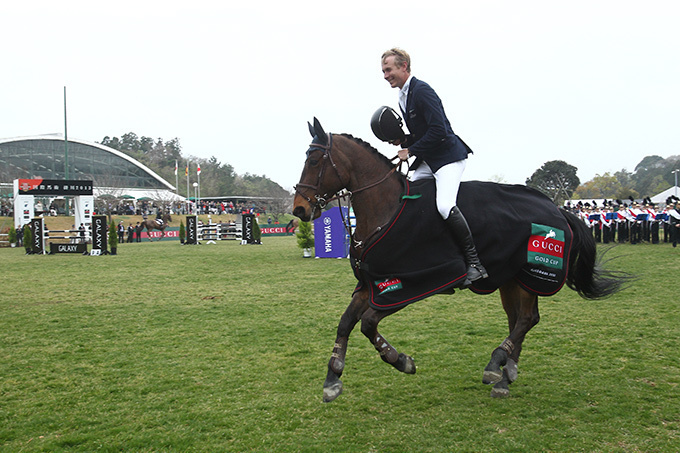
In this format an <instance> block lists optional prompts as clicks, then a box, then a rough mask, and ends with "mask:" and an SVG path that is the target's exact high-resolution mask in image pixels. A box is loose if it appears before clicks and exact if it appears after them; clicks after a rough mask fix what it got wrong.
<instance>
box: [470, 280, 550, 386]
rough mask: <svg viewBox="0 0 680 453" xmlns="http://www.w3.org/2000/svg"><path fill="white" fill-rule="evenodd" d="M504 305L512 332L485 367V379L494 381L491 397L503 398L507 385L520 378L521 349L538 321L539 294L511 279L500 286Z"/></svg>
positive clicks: (486, 381) (487, 381) (485, 381)
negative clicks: (518, 376) (518, 364)
mask: <svg viewBox="0 0 680 453" xmlns="http://www.w3.org/2000/svg"><path fill="white" fill-rule="evenodd" d="M500 293H501V301H502V302H503V308H504V309H505V312H506V314H507V316H508V327H509V329H510V335H509V336H508V337H507V338H506V339H505V340H503V342H502V343H501V344H500V346H499V347H497V348H496V349H495V350H494V351H493V353H492V354H491V360H490V361H489V363H488V365H487V366H486V368H484V377H483V379H482V382H484V383H485V384H495V385H494V387H493V389H492V390H491V396H493V397H504V396H508V395H509V394H510V389H509V388H508V386H509V385H510V384H511V383H512V382H514V381H515V379H517V363H518V362H519V355H520V353H521V351H522V343H523V342H524V338H525V336H526V334H527V332H529V330H531V328H532V327H533V326H535V325H536V324H538V321H539V319H540V317H539V314H538V296H536V295H534V294H531V293H528V292H527V291H525V290H524V289H522V288H521V287H520V286H519V285H518V284H517V283H515V282H510V283H507V284H505V285H503V286H502V287H501V288H500Z"/></svg>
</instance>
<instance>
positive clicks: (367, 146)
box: [338, 134, 394, 167]
mask: <svg viewBox="0 0 680 453" xmlns="http://www.w3.org/2000/svg"><path fill="white" fill-rule="evenodd" d="M338 135H340V136H342V137H345V138H348V139H350V140H352V141H353V142H354V143H356V144H357V145H360V146H361V147H363V148H364V149H366V150H367V151H369V152H370V153H371V154H373V155H375V156H376V157H378V159H379V160H381V161H383V162H384V163H385V164H386V165H388V166H389V167H393V166H394V164H393V163H392V161H391V160H389V159H388V158H387V157H385V155H384V154H382V153H381V152H380V151H378V150H377V149H375V148H374V147H373V146H371V145H370V143H367V142H365V141H363V140H362V139H360V138H356V137H354V136H352V135H350V134H338Z"/></svg>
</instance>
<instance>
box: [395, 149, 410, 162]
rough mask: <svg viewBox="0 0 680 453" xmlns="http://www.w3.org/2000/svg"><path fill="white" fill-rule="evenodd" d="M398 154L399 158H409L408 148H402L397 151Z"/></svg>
mask: <svg viewBox="0 0 680 453" xmlns="http://www.w3.org/2000/svg"><path fill="white" fill-rule="evenodd" d="M397 155H398V156H399V159H401V160H408V158H409V152H408V148H404V149H400V150H399V152H398V153H397Z"/></svg>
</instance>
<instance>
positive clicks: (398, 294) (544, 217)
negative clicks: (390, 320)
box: [352, 180, 572, 310]
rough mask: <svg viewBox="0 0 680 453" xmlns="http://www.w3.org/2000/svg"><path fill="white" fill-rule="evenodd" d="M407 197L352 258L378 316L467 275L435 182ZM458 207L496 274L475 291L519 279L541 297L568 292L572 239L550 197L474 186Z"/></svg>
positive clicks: (409, 189) (417, 186) (466, 188)
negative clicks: (437, 200)
mask: <svg viewBox="0 0 680 453" xmlns="http://www.w3.org/2000/svg"><path fill="white" fill-rule="evenodd" d="M405 195H406V196H405V197H404V200H403V202H402V205H401V206H400V209H399V210H398V211H397V213H396V214H395V216H394V218H393V219H392V221H391V222H389V223H388V224H387V225H386V226H385V228H383V230H382V232H381V234H379V235H378V236H376V237H375V238H374V239H373V240H372V241H371V242H370V243H369V244H368V245H367V246H366V247H365V248H364V250H363V252H362V254H361V256H359V257H354V256H353V257H352V266H353V270H354V272H355V276H356V277H357V280H358V281H359V283H358V285H357V288H356V289H355V291H358V290H360V289H363V288H365V287H367V288H368V290H369V295H370V298H369V303H370V305H371V306H372V307H373V308H375V309H378V310H387V309H393V308H397V307H402V306H404V305H407V304H410V303H413V302H416V301H418V300H421V299H424V298H426V297H429V296H432V295H434V294H437V293H440V292H442V291H445V290H446V289H449V288H452V287H457V286H460V285H461V284H462V282H463V281H464V279H465V276H466V270H467V266H466V264H465V261H464V258H463V255H462V251H461V249H460V247H459V246H458V245H457V243H456V242H455V241H454V238H453V236H452V234H451V232H450V231H449V229H448V228H447V226H446V224H445V222H444V220H443V219H442V218H441V216H440V215H439V213H438V211H437V209H436V205H435V185H434V180H422V181H417V182H415V183H411V182H408V181H407V182H406V193H405ZM458 205H459V207H460V209H461V211H462V212H463V213H464V215H465V217H466V219H467V221H468V224H469V226H470V230H471V231H472V235H473V238H474V240H475V245H476V247H477V252H478V254H479V258H480V260H481V261H482V264H483V265H484V267H485V268H486V269H487V271H488V273H489V278H486V279H483V280H478V281H476V282H474V283H473V285H472V286H471V287H470V289H471V290H472V291H474V292H476V293H478V294H489V293H492V292H494V291H495V290H496V289H498V288H499V287H500V286H502V285H503V284H504V283H506V282H508V281H510V280H512V279H515V280H516V281H517V282H519V284H520V285H522V287H523V288H524V289H525V290H527V291H529V292H531V293H533V294H537V295H541V296H548V295H552V294H555V293H556V292H557V291H559V290H560V289H561V288H562V286H563V285H564V282H565V280H566V275H567V271H568V262H569V250H570V247H571V242H572V233H571V230H570V228H569V225H568V223H567V221H566V219H565V218H564V217H563V216H562V214H561V213H560V211H559V209H558V208H557V207H556V206H555V205H554V204H553V203H552V201H550V200H549V199H548V198H547V197H545V196H544V195H543V194H541V193H539V192H537V191H535V190H533V189H530V188H528V187H526V186H520V185H506V184H496V183H487V182H480V181H470V182H464V183H462V184H461V187H460V191H459V195H458Z"/></svg>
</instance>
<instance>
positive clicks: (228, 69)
mask: <svg viewBox="0 0 680 453" xmlns="http://www.w3.org/2000/svg"><path fill="white" fill-rule="evenodd" d="M3 19H4V20H3V25H2V27H0V43H2V44H0V46H1V47H0V48H1V49H2V52H1V53H0V61H1V62H2V64H1V65H0V138H9V137H19V136H30V135H41V134H51V133H61V134H63V133H64V87H66V110H67V124H68V129H67V130H68V137H69V138H74V139H80V140H86V141H90V142H94V141H97V142H100V141H101V140H102V139H103V138H104V137H105V136H109V137H114V136H115V137H121V136H122V135H123V134H126V133H128V132H133V133H135V134H137V135H138V136H140V137H141V136H146V137H151V138H154V139H157V138H162V139H163V140H164V141H168V140H171V139H173V138H178V139H179V142H180V144H181V146H182V153H183V155H185V156H193V157H198V158H206V159H207V158H210V157H212V156H214V157H216V158H217V160H218V161H219V162H221V163H223V164H230V165H231V166H232V167H233V168H234V171H235V172H236V173H238V174H245V173H250V174H255V175H264V176H267V177H268V178H270V179H272V180H273V181H275V182H277V183H279V184H280V185H281V186H283V187H284V188H286V189H289V190H292V188H293V186H294V185H295V184H296V183H297V181H298V180H299V177H300V173H301V171H302V166H303V164H304V159H305V151H306V149H307V146H308V144H309V143H310V140H311V137H310V135H309V131H308V128H307V121H312V119H313V118H314V117H317V118H318V119H319V120H320V122H321V124H322V125H323V127H324V128H325V130H326V131H327V132H333V133H349V134H352V135H353V136H355V137H359V138H362V139H364V140H365V141H367V142H369V143H370V144H371V145H373V146H374V147H375V148H377V149H378V150H379V151H380V152H382V153H383V154H385V155H387V156H388V157H393V156H394V155H396V152H397V148H396V147H394V146H392V145H389V144H385V143H382V142H380V141H379V140H378V139H377V138H376V137H375V136H374V135H373V133H372V132H371V128H370V118H371V115H372V114H373V112H374V111H375V110H376V109H378V108H379V107H380V106H382V105H389V106H392V107H393V108H395V109H397V108H398V107H397V105H398V104H397V90H396V89H392V88H390V87H389V84H388V83H387V82H386V81H385V80H384V79H383V77H382V72H381V66H380V55H382V53H383V51H385V50H387V49H389V48H391V47H401V48H403V49H405V50H406V51H408V52H409V54H410V55H411V65H412V74H413V75H414V76H415V77H417V78H419V79H421V80H424V81H426V82H427V83H429V84H430V85H431V86H432V87H433V88H434V89H435V91H436V92H437V93H438V95H439V97H440V98H441V99H442V102H443V104H444V108H445V110H446V113H447V116H448V118H449V120H450V121H451V123H452V126H453V129H454V131H455V132H456V133H457V134H458V135H459V136H461V137H462V138H463V139H464V140H465V142H466V143H467V144H468V145H469V146H470V147H471V148H472V149H473V150H474V152H475V153H474V154H473V155H472V156H470V158H469V160H468V163H467V169H466V171H465V175H464V180H475V179H476V180H492V181H500V182H506V183H511V184H524V183H525V181H526V179H527V178H529V177H530V176H531V175H532V174H533V173H534V172H535V171H536V170H537V169H539V168H540V167H541V166H542V165H543V164H544V163H545V162H548V161H551V160H563V161H565V162H567V163H568V164H570V165H573V166H575V167H577V168H578V172H577V175H578V177H579V178H580V180H581V182H586V181H589V180H591V179H592V178H593V177H594V176H596V175H598V174H599V175H602V174H604V173H606V172H609V173H612V174H613V173H614V172H617V171H619V170H622V169H625V170H627V171H630V172H632V171H634V169H635V166H636V165H637V164H638V163H639V162H640V161H641V160H642V159H643V158H644V157H645V156H648V155H659V156H662V157H664V158H666V157H669V156H673V155H678V154H680V26H679V25H678V24H679V22H680V2H677V1H674V0H667V1H658V0H648V1H645V2H639V1H630V0H618V1H614V0H602V1H598V0H586V1H583V0H572V1H570V2H556V1H549V0H529V1H522V0H517V1H512V2H510V1H507V0H504V1H500V0H489V1H485V0H480V1H470V0H467V1H459V0H448V1H442V0H438V1H430V0H419V1H417V2H416V1H413V2H404V1H401V0H394V1H390V2H370V1H366V0H363V1H357V0H343V1H335V2H319V1H306V0H305V1H296V0H291V1H287V2H283V1H269V0H261V1H257V2H233V1H221V2H217V1H209V2H203V1H195V2H175V1H171V0H166V1H156V0H147V1H143V0H138V1H129V0H121V1H117V2H93V1H90V0H88V1H80V0H76V1H70V0H64V1H61V2H55V1H53V0H50V1H45V0H35V1H31V2H9V3H8V4H6V5H4V6H3ZM182 165H183V164H182V163H180V167H182ZM191 168H192V169H193V168H195V166H192V167H191ZM170 182H171V183H173V184H174V181H170ZM180 189H183V186H182V181H180ZM180 193H181V190H180Z"/></svg>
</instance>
